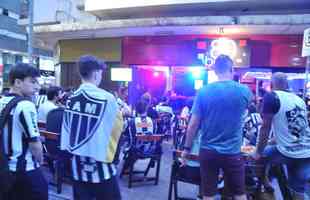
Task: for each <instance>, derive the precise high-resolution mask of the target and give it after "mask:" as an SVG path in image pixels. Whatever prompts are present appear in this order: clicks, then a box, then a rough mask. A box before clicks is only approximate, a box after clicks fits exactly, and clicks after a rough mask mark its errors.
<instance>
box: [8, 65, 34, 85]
mask: <svg viewBox="0 0 310 200" xmlns="http://www.w3.org/2000/svg"><path fill="white" fill-rule="evenodd" d="M27 77H31V78H36V77H40V71H39V69H37V68H35V67H33V66H32V65H29V64H26V63H17V64H16V65H15V66H14V67H12V69H11V70H10V72H9V82H10V84H11V85H14V83H15V80H16V79H20V80H24V79H25V78H27Z"/></svg>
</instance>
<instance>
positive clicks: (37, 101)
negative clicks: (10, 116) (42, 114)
mask: <svg viewBox="0 0 310 200" xmlns="http://www.w3.org/2000/svg"><path fill="white" fill-rule="evenodd" d="M46 101H47V96H46V95H37V96H35V98H34V102H35V105H36V108H37V109H38V108H39V107H40V105H42V104H43V103H45V102H46Z"/></svg>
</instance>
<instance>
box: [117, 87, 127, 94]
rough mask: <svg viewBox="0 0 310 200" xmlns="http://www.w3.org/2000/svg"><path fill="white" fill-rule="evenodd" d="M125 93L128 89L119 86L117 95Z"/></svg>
mask: <svg viewBox="0 0 310 200" xmlns="http://www.w3.org/2000/svg"><path fill="white" fill-rule="evenodd" d="M126 91H128V87H126V86H121V87H120V88H119V89H118V92H119V94H124V93H125V92H126Z"/></svg>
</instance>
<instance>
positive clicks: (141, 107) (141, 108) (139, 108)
mask: <svg viewBox="0 0 310 200" xmlns="http://www.w3.org/2000/svg"><path fill="white" fill-rule="evenodd" d="M146 109H147V104H146V102H145V101H138V103H137V104H136V112H137V113H138V114H143V113H145V112H146Z"/></svg>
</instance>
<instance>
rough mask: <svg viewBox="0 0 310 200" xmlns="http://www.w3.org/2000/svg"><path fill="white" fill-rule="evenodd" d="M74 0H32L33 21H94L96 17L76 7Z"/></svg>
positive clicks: (36, 22) (37, 22)
mask: <svg viewBox="0 0 310 200" xmlns="http://www.w3.org/2000/svg"><path fill="white" fill-rule="evenodd" d="M77 3H78V2H77V1H76V0H34V23H35V24H39V23H56V22H62V23H65V22H75V21H95V20H96V17H95V16H93V15H91V14H89V13H86V12H84V11H80V10H78V9H77Z"/></svg>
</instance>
